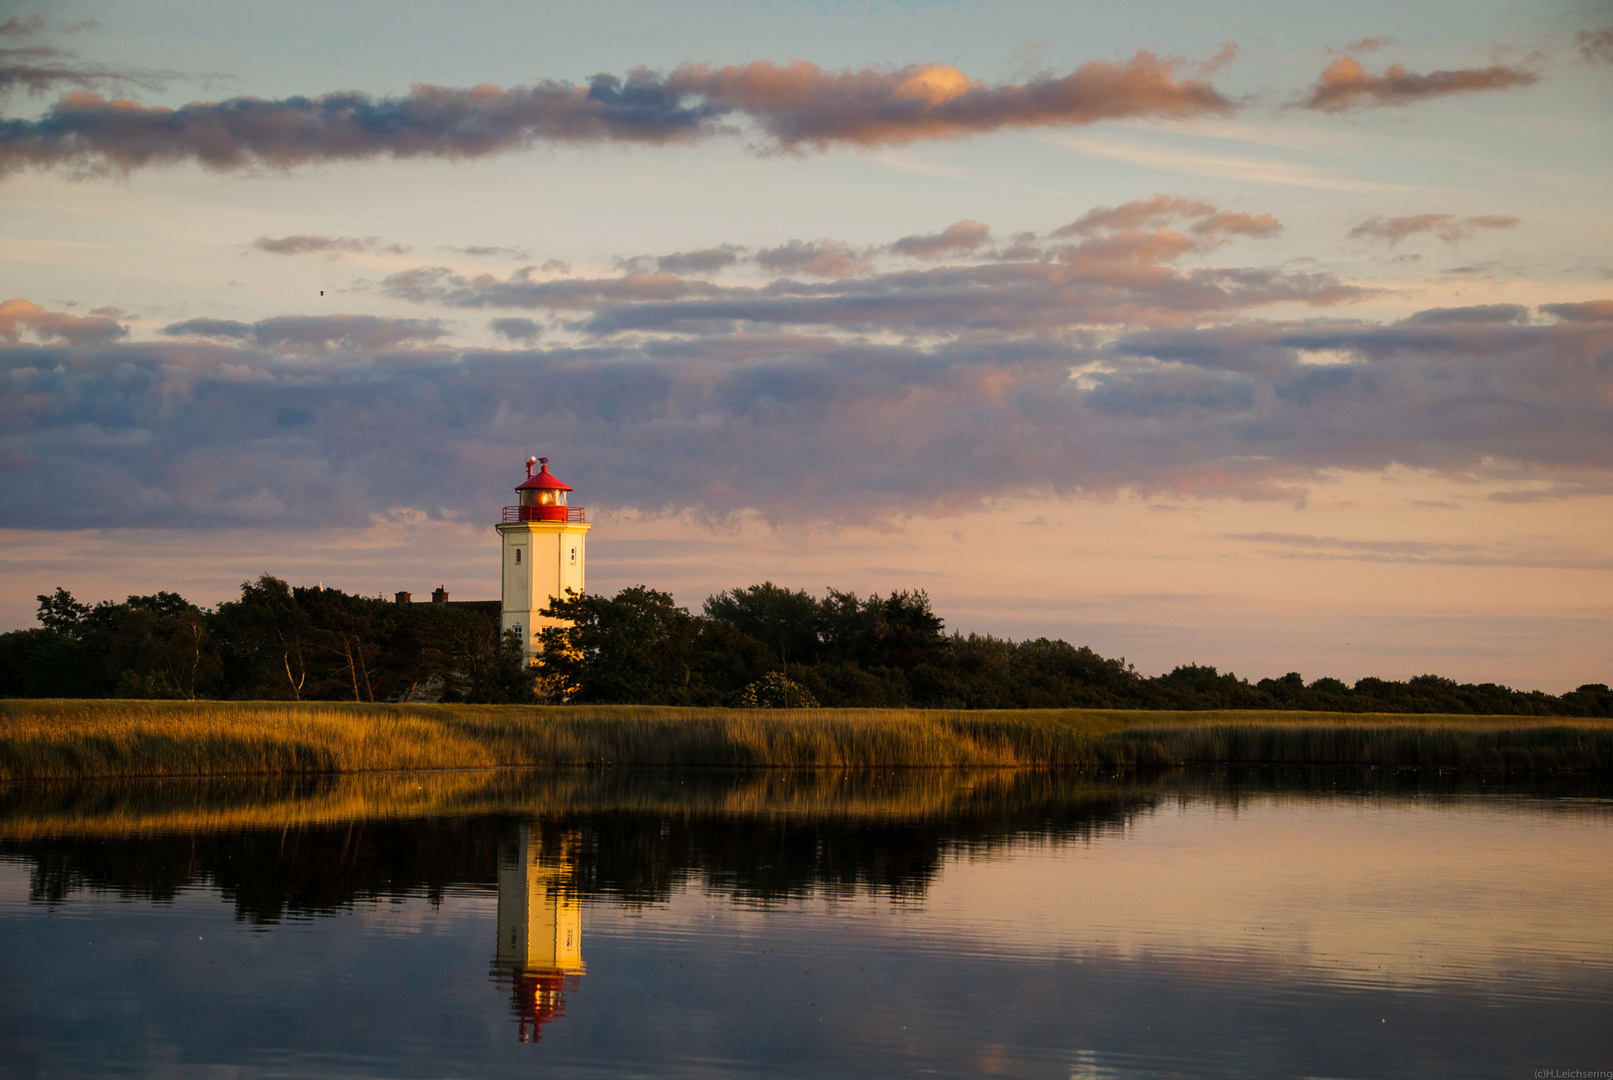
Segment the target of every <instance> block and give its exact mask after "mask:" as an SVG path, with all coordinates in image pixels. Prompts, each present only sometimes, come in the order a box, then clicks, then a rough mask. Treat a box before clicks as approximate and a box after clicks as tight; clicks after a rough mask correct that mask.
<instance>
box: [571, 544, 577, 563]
mask: <svg viewBox="0 0 1613 1080" xmlns="http://www.w3.org/2000/svg"><path fill="white" fill-rule="evenodd" d="M571 565H572V566H576V565H577V549H576V548H572V549H571Z"/></svg>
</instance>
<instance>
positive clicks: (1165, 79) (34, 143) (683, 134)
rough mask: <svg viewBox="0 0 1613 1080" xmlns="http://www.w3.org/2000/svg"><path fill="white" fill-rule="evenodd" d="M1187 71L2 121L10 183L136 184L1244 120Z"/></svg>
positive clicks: (1090, 71)
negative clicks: (169, 178) (198, 171)
mask: <svg viewBox="0 0 1613 1080" xmlns="http://www.w3.org/2000/svg"><path fill="white" fill-rule="evenodd" d="M1180 66H1181V64H1180V62H1178V61H1174V60H1166V59H1161V58H1159V57H1157V56H1155V55H1153V54H1152V53H1146V52H1142V53H1138V54H1137V55H1135V56H1133V57H1132V58H1131V59H1130V60H1127V61H1125V62H1122V63H1111V62H1108V61H1102V60H1094V61H1090V62H1088V63H1086V64H1083V65H1081V66H1080V67H1078V68H1076V69H1075V70H1074V71H1072V72H1070V73H1069V74H1068V75H1064V76H1060V77H1054V76H1043V77H1038V78H1035V79H1031V80H1029V81H1026V82H1023V83H1010V84H995V85H993V84H987V83H985V82H983V81H981V80H978V79H970V78H968V77H967V76H965V75H964V74H963V73H962V72H961V71H959V70H958V69H957V68H953V67H948V66H945V65H918V66H911V67H904V68H899V69H894V70H886V69H873V68H865V69H862V70H859V71H825V70H823V69H822V68H818V67H816V66H814V65H812V64H808V63H805V62H802V61H796V62H793V63H790V64H784V65H778V64H774V63H772V62H770V61H765V60H763V61H755V62H753V63H750V64H746V65H743V66H730V67H722V68H714V67H710V66H708V65H703V64H685V65H682V66H680V67H678V68H676V69H674V70H673V71H671V72H670V73H668V74H667V75H664V76H663V75H660V74H658V73H656V72H652V71H648V70H642V69H641V70H636V71H634V72H632V73H631V74H630V75H629V76H628V77H627V78H626V79H625V80H623V79H620V78H617V77H616V76H613V75H595V76H594V77H592V78H591V79H590V80H589V81H588V84H587V86H586V87H581V86H575V85H572V84H571V83H566V82H556V81H552V80H551V81H545V82H540V83H537V84H535V85H532V86H524V87H515V88H512V89H507V90H506V89H501V88H499V87H496V86H490V85H485V84H484V85H480V86H474V87H471V88H469V89H458V88H452V87H442V86H431V85H427V84H418V85H416V86H415V87H414V88H413V89H412V90H411V91H410V92H409V93H408V94H407V95H403V96H399V97H381V98H376V97H371V96H370V95H367V94H362V93H356V92H348V91H341V92H336V93H330V94H324V95H321V96H319V97H313V98H308V97H291V98H283V99H280V100H265V99H261V98H251V97H236V98H230V99H228V100H225V101H218V102H192V103H190V104H187V105H183V106H181V107H179V108H177V109H170V108H164V107H158V106H143V105H140V104H139V103H137V102H134V101H126V100H108V99H107V98H105V97H103V96H101V95H99V94H96V93H92V92H90V91H89V90H87V89H81V90H77V91H73V92H70V93H68V94H65V95H64V96H63V97H61V98H60V99H59V100H58V101H57V102H56V103H55V104H54V105H53V106H51V108H50V109H49V110H48V111H47V112H46V113H45V115H44V116H42V117H41V118H39V119H37V120H18V119H8V120H4V121H0V173H4V172H9V171H15V170H17V169H20V168H25V167H30V166H32V167H41V168H49V167H56V166H66V167H70V168H75V169H78V170H81V171H85V172H111V173H127V172H128V171H129V170H131V169H135V168H141V167H145V166H151V165H159V164H171V163H177V162H184V161H195V162H199V163H200V164H202V165H203V166H205V167H207V168H211V169H222V170H236V169H243V168H252V167H269V168H282V169H283V168H291V167H294V166H297V165H304V164H309V163H313V162H329V161H355V160H366V159H370V158H376V157H392V158H415V157H429V158H447V159H464V158H477V157H483V156H487V155H490V154H497V153H507V152H511V151H517V150H522V149H525V148H527V147H530V146H532V145H534V144H536V143H562V144H564V143H574V144H587V143H601V142H618V143H645V144H664V143H672V142H681V141H688V140H692V139H703V138H709V137H712V136H716V135H720V134H727V133H732V132H735V131H737V130H739V129H738V128H737V127H736V126H735V124H736V122H746V123H748V124H749V125H750V126H751V127H752V128H753V129H754V130H755V131H756V132H757V133H758V134H759V135H760V136H761V139H762V140H763V149H767V148H772V149H783V150H795V149H800V148H806V147H816V148H823V147H827V146H829V145H831V144H841V143H844V144H851V145H857V146H879V145H899V144H902V143H907V142H912V141H914V140H917V139H940V138H961V137H965V136H968V135H975V134H982V133H986V132H991V131H997V130H1000V129H1002V128H1016V127H1021V128H1022V127H1050V126H1070V125H1082V124H1092V123H1097V122H1099V121H1103V120H1115V119H1125V118H1136V117H1159V118H1175V119H1183V118H1188V117H1193V116H1197V115H1202V114H1204V113H1227V112H1231V111H1233V108H1234V106H1233V104H1232V102H1231V101H1229V100H1228V99H1227V98H1225V97H1223V96H1222V95H1221V94H1220V93H1219V92H1218V91H1216V90H1215V88H1214V87H1213V86H1211V85H1210V84H1209V83H1208V82H1205V81H1203V80H1199V79H1191V78H1178V77H1177V71H1178V69H1179V68H1180ZM19 77H20V76H19ZM97 77H98V76H97ZM85 78H90V76H85ZM67 81H72V80H70V79H69V80H67ZM41 85H48V83H42V84H41ZM77 85H81V86H88V85H90V83H88V82H84V81H80V82H79V83H77Z"/></svg>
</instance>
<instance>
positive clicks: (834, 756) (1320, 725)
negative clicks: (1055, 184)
mask: <svg viewBox="0 0 1613 1080" xmlns="http://www.w3.org/2000/svg"><path fill="white" fill-rule="evenodd" d="M1181 762H1223V763H1250V764H1254V763H1301V764H1355V765H1412V766H1439V767H1452V768H1505V769H1551V770H1563V769H1589V770H1613V721H1608V720H1577V719H1565V718H1559V717H1517V716H1477V717H1475V716H1444V715H1397V714H1348V713H1292V712H1275V711H1273V712H1257V711H1230V710H1229V711H1208V712H1150V711H1142V710H1097V709H1091V710H1080V709H1070V710H1024V711H983V712H962V711H944V710H919V709H914V710H895V709H812V710H792V711H789V712H778V711H770V710H742V709H674V708H656V707H647V706H552V707H529V706H506V705H356V704H340V703H325V702H310V703H280V702H228V703H226V702H152V701H39V700H9V701H0V780H51V779H79V778H90V777H112V776H123V777H133V776H220V775H251V774H306V773H338V772H340V773H347V772H370V771H383V770H400V769H486V768H494V767H499V766H581V765H657V766H724V767H748V768H806V769H870V768H891V767H923V768H980V767H1023V766H1103V767H1110V766H1127V765H1167V764H1177V763H1181Z"/></svg>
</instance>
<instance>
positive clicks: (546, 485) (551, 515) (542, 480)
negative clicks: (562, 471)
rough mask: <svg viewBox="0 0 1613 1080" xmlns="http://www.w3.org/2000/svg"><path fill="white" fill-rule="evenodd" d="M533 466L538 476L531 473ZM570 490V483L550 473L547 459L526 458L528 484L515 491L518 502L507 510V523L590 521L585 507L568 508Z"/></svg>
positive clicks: (522, 484)
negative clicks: (535, 466) (567, 494)
mask: <svg viewBox="0 0 1613 1080" xmlns="http://www.w3.org/2000/svg"><path fill="white" fill-rule="evenodd" d="M534 465H537V466H539V468H538V471H537V472H536V473H534V472H533V471H532V466H534ZM570 490H571V485H570V484H567V483H565V482H564V481H562V480H561V479H560V478H559V477H557V476H555V474H554V473H552V472H550V471H549V459H548V458H546V457H545V458H527V459H526V481H525V482H524V483H521V484H517V485H516V488H515V494H516V498H517V500H518V503H517V505H515V506H506V507H505V508H504V520H505V521H506V522H514V521H587V520H588V518H587V516H586V514H585V512H584V510H585V508H584V507H581V506H567V505H566V493H567V492H569V491H570Z"/></svg>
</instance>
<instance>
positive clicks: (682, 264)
mask: <svg viewBox="0 0 1613 1080" xmlns="http://www.w3.org/2000/svg"><path fill="white" fill-rule="evenodd" d="M742 254H743V249H741V248H736V247H734V246H733V245H731V244H723V245H722V246H720V247H710V248H702V249H700V250H699V251H675V252H673V253H672V254H671V255H662V256H660V257H659V258H657V259H656V260H655V268H656V269H657V270H660V271H661V272H663V273H667V274H711V273H715V272H716V271H718V270H721V269H723V268H724V267H727V266H732V265H734V263H736V262H738V261H739V257H740V255H742Z"/></svg>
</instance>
